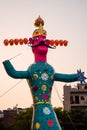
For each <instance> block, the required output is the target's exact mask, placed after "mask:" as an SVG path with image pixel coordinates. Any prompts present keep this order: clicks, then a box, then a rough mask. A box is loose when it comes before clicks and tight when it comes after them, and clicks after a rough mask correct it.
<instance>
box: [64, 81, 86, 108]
mask: <svg viewBox="0 0 87 130" xmlns="http://www.w3.org/2000/svg"><path fill="white" fill-rule="evenodd" d="M63 105H64V110H71V109H75V108H84V109H87V83H85V84H77V86H75V87H74V88H73V87H71V86H70V85H65V86H64V103H63Z"/></svg>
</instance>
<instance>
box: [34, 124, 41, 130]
mask: <svg viewBox="0 0 87 130" xmlns="http://www.w3.org/2000/svg"><path fill="white" fill-rule="evenodd" d="M35 128H36V129H37V130H38V129H39V128H40V124H39V123H38V122H37V123H36V124H35Z"/></svg>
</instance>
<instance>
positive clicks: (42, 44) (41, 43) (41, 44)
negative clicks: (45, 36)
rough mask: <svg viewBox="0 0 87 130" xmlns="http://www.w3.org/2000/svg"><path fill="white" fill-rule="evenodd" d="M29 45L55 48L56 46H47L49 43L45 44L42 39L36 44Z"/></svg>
mask: <svg viewBox="0 0 87 130" xmlns="http://www.w3.org/2000/svg"><path fill="white" fill-rule="evenodd" d="M29 46H30V47H38V46H46V47H48V48H51V49H55V48H56V46H49V45H47V44H46V43H45V42H44V41H40V42H39V43H38V44H37V45H33V46H32V45H30V44H29Z"/></svg>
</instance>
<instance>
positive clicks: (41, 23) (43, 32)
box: [32, 16, 47, 37]
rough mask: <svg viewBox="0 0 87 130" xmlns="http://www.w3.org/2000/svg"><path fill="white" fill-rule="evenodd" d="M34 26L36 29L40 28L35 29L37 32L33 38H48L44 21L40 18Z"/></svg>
mask: <svg viewBox="0 0 87 130" xmlns="http://www.w3.org/2000/svg"><path fill="white" fill-rule="evenodd" d="M34 25H35V26H36V27H38V29H35V31H34V32H33V34H32V36H33V37H36V36H40V35H42V36H45V37H46V35H47V32H46V30H44V29H43V26H44V20H43V19H42V18H41V17H40V16H39V17H38V18H37V19H36V20H35V23H34Z"/></svg>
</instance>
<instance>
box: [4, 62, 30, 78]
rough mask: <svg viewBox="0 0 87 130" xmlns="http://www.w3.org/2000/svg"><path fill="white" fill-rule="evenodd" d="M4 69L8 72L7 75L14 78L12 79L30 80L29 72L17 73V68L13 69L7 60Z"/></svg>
mask: <svg viewBox="0 0 87 130" xmlns="http://www.w3.org/2000/svg"><path fill="white" fill-rule="evenodd" d="M3 65H4V68H5V70H6V72H7V74H8V75H9V76H10V77H12V78H15V79H17V78H20V79H23V78H28V79H29V77H30V75H29V72H28V71H17V70H15V68H14V67H13V65H12V64H11V62H10V61H9V60H6V61H4V62H3Z"/></svg>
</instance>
